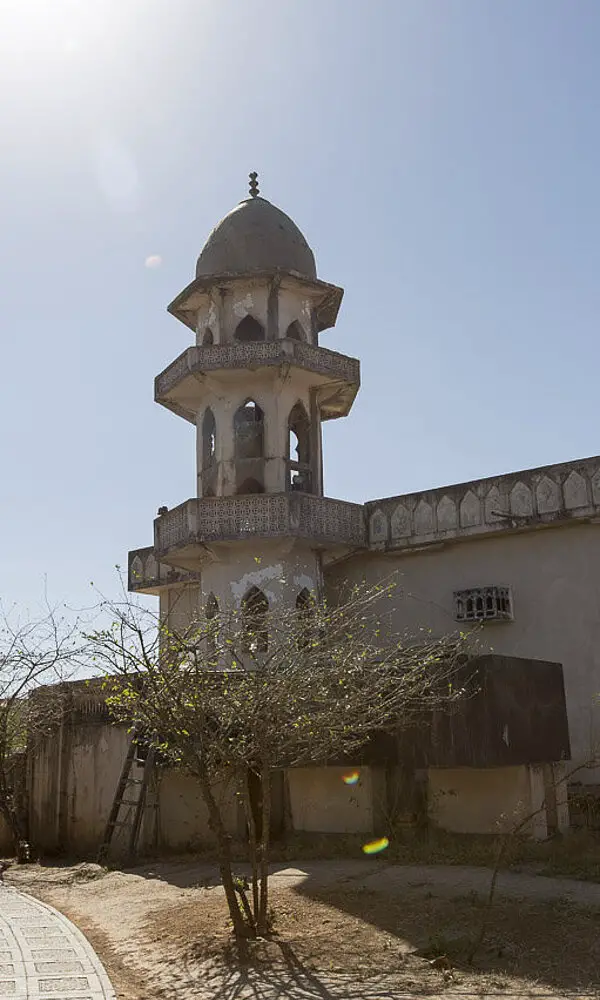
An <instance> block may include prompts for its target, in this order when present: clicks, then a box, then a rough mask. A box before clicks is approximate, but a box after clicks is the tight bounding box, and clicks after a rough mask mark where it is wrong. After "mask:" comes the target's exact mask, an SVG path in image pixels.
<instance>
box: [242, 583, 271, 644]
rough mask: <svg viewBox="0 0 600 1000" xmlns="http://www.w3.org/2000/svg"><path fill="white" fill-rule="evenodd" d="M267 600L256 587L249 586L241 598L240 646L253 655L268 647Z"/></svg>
mask: <svg viewBox="0 0 600 1000" xmlns="http://www.w3.org/2000/svg"><path fill="white" fill-rule="evenodd" d="M268 614H269V602H268V600H267V598H266V596H265V595H264V593H263V592H262V590H259V588H258V587H250V589H249V590H247V591H246V593H245V595H244V597H243V598H242V632H243V635H242V646H243V649H244V652H246V653H250V654H251V655H252V656H255V655H256V654H257V653H266V652H268V649H269V628H268Z"/></svg>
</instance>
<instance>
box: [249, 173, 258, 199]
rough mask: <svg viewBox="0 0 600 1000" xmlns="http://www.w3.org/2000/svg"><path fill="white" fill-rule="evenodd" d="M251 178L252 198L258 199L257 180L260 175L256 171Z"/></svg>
mask: <svg viewBox="0 0 600 1000" xmlns="http://www.w3.org/2000/svg"><path fill="white" fill-rule="evenodd" d="M249 176H250V197H251V198H258V193H259V192H258V180H257V178H258V174H257V173H256V170H253V171H252V173H251V174H250V175H249Z"/></svg>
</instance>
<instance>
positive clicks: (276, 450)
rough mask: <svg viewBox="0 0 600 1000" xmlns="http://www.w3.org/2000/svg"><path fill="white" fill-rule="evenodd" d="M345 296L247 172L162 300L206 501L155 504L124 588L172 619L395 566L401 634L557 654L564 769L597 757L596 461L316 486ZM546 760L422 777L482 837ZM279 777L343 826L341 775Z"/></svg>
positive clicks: (303, 818) (538, 781)
mask: <svg viewBox="0 0 600 1000" xmlns="http://www.w3.org/2000/svg"><path fill="white" fill-rule="evenodd" d="M342 294H343V293H342V289H341V288H339V287H337V286H336V285H333V284H329V283H326V282H324V281H322V280H320V279H319V278H318V277H317V270H316V265H315V259H314V255H313V252H312V250H311V249H310V247H309V245H308V244H307V242H306V240H305V239H304V237H303V236H302V234H301V232H300V231H299V229H298V228H297V226H296V225H295V224H294V223H293V222H292V220H291V219H290V218H289V217H288V216H286V215H285V214H284V213H283V212H281V211H280V210H279V209H278V208H276V207H275V206H274V205H272V204H271V203H270V202H268V201H267V200H265V199H264V198H262V197H260V195H259V193H258V187H257V184H256V177H255V176H254V175H251V190H250V196H249V197H248V198H246V199H245V200H244V201H242V202H241V203H240V204H239V205H238V206H236V208H234V209H233V211H232V212H230V213H229V214H228V215H227V216H225V218H224V219H223V220H222V221H221V222H220V223H219V224H218V225H217V226H216V228H215V229H214V230H213V232H212V233H211V235H210V236H209V238H208V241H207V243H206V245H205V247H204V249H203V250H202V252H201V254H200V257H199V258H198V262H197V267H196V277H195V279H194V280H193V281H192V282H191V284H189V285H188V286H187V287H186V288H185V289H184V290H183V292H181V293H180V294H179V295H178V296H177V297H176V298H175V300H174V301H173V302H172V303H171V305H170V306H169V311H170V312H171V314H172V315H173V316H174V317H175V318H176V319H178V320H179V321H180V322H182V323H184V324H185V325H186V326H187V327H188V328H189V329H190V331H191V334H192V335H193V337H194V344H193V345H192V346H190V347H188V348H187V350H185V351H184V352H183V353H182V354H181V355H180V356H179V357H178V358H177V359H176V360H175V361H174V362H173V363H172V364H171V365H169V367H168V368H167V369H166V370H165V371H163V372H162V373H161V374H160V375H158V376H157V378H156V381H155V399H156V401H157V402H158V403H160V404H161V405H163V406H165V407H167V408H168V409H170V410H171V411H172V412H173V413H175V414H176V415H178V416H179V417H181V418H182V419H185V420H188V421H189V422H191V423H193V424H194V425H195V427H196V441H197V445H196V466H197V493H196V496H195V497H193V498H191V499H188V500H186V501H184V502H183V503H181V504H180V505H179V506H177V507H176V508H174V509H171V510H166V509H165V508H161V509H160V510H159V514H158V516H157V518H156V520H155V522H154V544H153V545H152V546H149V547H146V548H143V549H137V550H135V551H132V552H130V554H129V587H130V590H132V591H137V592H141V593H147V594H154V595H157V596H158V597H159V599H160V607H161V613H162V614H164V615H166V616H171V620H172V624H173V626H174V627H177V626H180V625H182V624H185V623H186V622H188V621H190V620H192V619H193V618H194V617H197V616H198V615H199V614H207V613H208V614H210V613H211V609H217V608H222V609H225V608H243V607H244V604H245V602H246V603H247V602H256V601H259V602H265V605H267V606H268V607H269V608H270V609H271V610H273V609H276V608H277V606H278V605H286V606H293V605H294V604H296V603H297V602H298V601H301V600H303V599H305V598H306V595H307V594H310V595H318V594H320V593H323V592H329V593H330V594H331V595H332V596H333V595H335V594H336V593H337V592H338V590H339V587H340V586H341V585H343V584H345V583H347V582H354V581H359V580H360V581H363V580H366V581H367V582H369V583H372V584H375V583H377V582H378V581H381V580H382V579H387V578H389V576H390V573H394V572H395V573H397V574H398V581H399V584H400V586H399V587H398V596H397V600H396V604H395V611H394V613H395V616H396V626H397V628H398V630H399V631H404V630H408V631H411V630H413V631H415V632H416V631H417V630H418V628H420V627H428V628H431V629H433V630H434V632H437V633H447V632H449V631H454V630H456V629H467V628H471V627H473V626H477V627H478V629H479V635H478V642H479V645H480V647H481V648H482V650H483V651H484V652H485V651H492V652H493V653H495V654H497V655H500V656H502V657H518V658H521V659H522V660H523V664H524V666H523V669H524V670H526V666H525V665H526V663H527V662H528V661H536V660H537V661H553V662H558V663H560V664H562V668H563V677H564V687H565V693H566V704H567V711H568V722H569V730H570V738H571V747H572V762H571V763H570V764H569V765H568V766H569V768H571V767H573V766H576V765H578V764H584V763H585V762H589V761H590V760H591V759H592V757H593V756H594V754H595V751H596V746H597V743H598V741H599V740H600V711H599V706H598V702H597V696H598V693H599V692H600V669H599V668H600V652H599V649H600V646H599V644H598V641H597V639H598V638H600V586H599V584H598V580H597V569H596V566H597V562H598V560H597V556H598V554H599V553H600V549H599V545H600V532H599V531H598V523H599V521H598V519H599V518H600V458H594V459H587V460H584V461H579V462H572V463H567V464H563V465H556V466H552V467H547V468H541V469H534V470H529V471H527V472H521V473H515V474H511V475H505V476H500V477H498V478H490V479H485V480H480V481H475V482H471V483H465V484H461V485H457V486H451V487H446V488H442V489H438V490H432V491H428V492H426V493H422V494H410V495H406V496H397V497H391V498H385V499H381V500H374V501H370V502H368V503H366V504H365V505H359V504H353V503H348V502H346V501H343V500H336V499H331V498H328V497H325V496H324V495H323V472H322V470H323V453H322V444H321V426H322V422H323V421H324V420H329V419H336V418H339V417H343V416H345V415H346V414H347V413H348V412H349V410H350V407H351V406H352V403H353V400H354V398H355V396H356V393H357V391H358V388H359V385H360V365H359V362H358V361H357V360H356V359H354V358H350V357H347V356H345V355H342V354H339V353H337V352H333V351H330V350H327V349H326V348H324V347H321V346H320V343H319V337H320V334H321V333H322V332H323V331H324V330H326V329H328V328H329V327H332V326H333V325H334V324H335V323H336V320H337V316H338V311H339V308H340V304H341V299H342ZM535 698H536V699H538V700H539V708H540V711H541V710H542V704H541V703H542V701H543V698H541V699H540V696H539V691H538V690H537V689H536V695H535ZM530 709H531V711H535V710H536V709H535V705H533V704H532V705H530ZM538 756H539V759H529V758H528V759H526V760H525V759H524V760H523V761H522V762H520V763H518V764H517V763H514V762H513V763H512V764H511V765H510V766H508V767H501V766H500V761H496V766H495V767H491V766H490V767H482V768H477V767H437V766H436V767H430V768H428V769H427V770H428V782H427V783H428V789H429V796H430V813H431V815H432V817H433V818H434V819H435V820H436V821H438V822H440V823H441V824H442V825H445V826H447V827H448V828H450V829H457V830H458V829H465V831H472V832H493V830H495V829H497V827H498V825H499V824H500V825H501V824H502V823H506V822H509V821H510V819H511V817H512V816H514V814H515V810H521V812H523V811H527V809H531V808H532V804H533V803H535V802H537V803H539V802H541V801H543V799H544V794H545V793H544V789H547V788H548V782H549V777H548V771H547V768H548V767H550V768H552V769H553V770H552V772H551V774H552V775H554V778H556V775H557V774H561V775H562V774H564V769H565V767H566V766H567V765H566V762H565V760H564V759H562V760H549V759H548V758H547V756H544V753H543V750H540V753H539V755H538ZM562 756H563V758H564V756H565V754H564V753H563V755H562ZM534 757H535V755H534ZM487 763H489V762H487ZM544 768H545V769H546V771H544ZM577 780H582V781H584V782H588V783H593V782H595V781H597V780H598V779H597V772H596V771H595V770H594V769H592V768H585V769H584V770H582V771H581V772H580V774H578V775H577ZM380 781H381V776H380V775H379V776H378V775H377V774H376V769H371V771H369V770H368V769H365V771H364V784H363V787H362V792H361V794H362V795H363V796H364V803H363V807H362V808H361V809H359V810H358V812H357V811H356V810H355V811H354V812H352V811H351V815H353V816H354V821H353V822H354V823H355V825H357V826H358V828H361V824H362V825H363V826H365V825H366V826H369V824H371V825H373V822H374V820H373V816H374V815H375V814H376V812H377V809H376V807H375V805H374V802H375V793H374V791H373V789H375V787H376V786H377V784H378V782H380ZM559 781H560V779H559ZM288 782H289V799H290V802H291V803H292V812H293V814H294V816H295V819H294V826H295V828H296V829H311V830H318V829H325V830H326V829H333V828H335V827H336V824H337V826H338V827H340V828H342V829H343V830H346V829H348V827H349V824H350V826H351V825H352V823H351V821H350V820H349V819H348V818H347V808H346V805H347V804H346V803H345V799H344V798H343V796H344V794H345V793H344V791H343V787H342V785H341V783H340V782H339V775H337V774H333V772H330V771H329V769H308V770H307V771H305V772H299V771H297V772H293V773H290V775H289V776H288ZM367 785H369V787H370V788H371V790H370V791H369V790H366V789H367ZM563 793H564V788H563V789H562V791H561V792H560V794H559V798H560V800H561V801H560V803H559V806H560V808H559V813H560V822H559V823H558V825H559V827H561V828H563V827H564V826H565V825H566V823H567V819H566V811H565V807H564V794H563ZM561 796H562V798H561ZM344 816H346V819H343V818H342V819H340V817H344ZM365 817H366V818H365ZM369 817H370V818H369ZM545 822H546V821H545V819H544V822H543V823H542V824H541V827H540V830H541V833H540V835H542V834H543V830H544V829H546V827H545V826H544V824H545ZM538 832H539V831H538Z"/></svg>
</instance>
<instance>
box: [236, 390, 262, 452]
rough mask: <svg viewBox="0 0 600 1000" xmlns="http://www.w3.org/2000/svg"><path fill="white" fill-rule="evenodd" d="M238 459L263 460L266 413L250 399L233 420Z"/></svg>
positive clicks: (238, 410)
mask: <svg viewBox="0 0 600 1000" xmlns="http://www.w3.org/2000/svg"><path fill="white" fill-rule="evenodd" d="M233 432H234V436H235V457H236V458H262V457H263V438H264V413H263V411H262V410H261V408H260V406H259V405H258V403H255V402H254V400H253V399H248V400H246V402H245V403H244V404H243V405H242V406H240V407H239V409H237V410H236V412H235V416H234V418H233Z"/></svg>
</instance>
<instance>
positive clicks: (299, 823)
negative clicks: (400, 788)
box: [287, 767, 374, 834]
mask: <svg viewBox="0 0 600 1000" xmlns="http://www.w3.org/2000/svg"><path fill="white" fill-rule="evenodd" d="M351 770H353V768H351V767H319V768H317V767H297V768H292V769H290V770H289V771H288V772H287V775H288V783H289V792H290V805H291V810H292V823H293V827H294V830H296V831H298V832H300V831H307V832H309V833H364V834H372V833H373V832H374V829H373V824H374V810H373V789H372V781H371V769H370V768H369V767H363V768H361V769H360V781H359V783H358V784H357V785H346V784H345V783H344V781H343V776H344V775H345V774H347V773H348V771H351Z"/></svg>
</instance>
